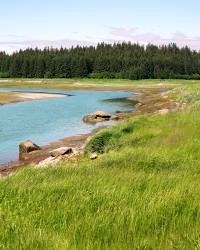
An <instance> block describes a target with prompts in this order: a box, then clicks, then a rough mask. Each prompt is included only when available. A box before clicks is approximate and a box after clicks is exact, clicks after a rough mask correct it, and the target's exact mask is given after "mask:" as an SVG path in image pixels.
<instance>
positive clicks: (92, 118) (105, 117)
mask: <svg viewBox="0 0 200 250" xmlns="http://www.w3.org/2000/svg"><path fill="white" fill-rule="evenodd" d="M110 118H111V115H110V114H109V113H107V112H104V111H96V112H94V113H92V114H90V115H86V116H84V117H83V121H84V122H85V123H97V122H102V121H109V120H110Z"/></svg>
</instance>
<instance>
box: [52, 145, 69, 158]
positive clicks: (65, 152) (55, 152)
mask: <svg viewBox="0 0 200 250" xmlns="http://www.w3.org/2000/svg"><path fill="white" fill-rule="evenodd" d="M50 153H51V156H53V157H58V156H62V155H68V154H72V153H73V149H72V148H69V147H61V148H57V149H54V150H52V151H51V152H50Z"/></svg>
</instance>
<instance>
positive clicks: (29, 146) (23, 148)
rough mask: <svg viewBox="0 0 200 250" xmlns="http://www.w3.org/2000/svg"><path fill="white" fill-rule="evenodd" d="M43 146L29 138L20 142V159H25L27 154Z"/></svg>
mask: <svg viewBox="0 0 200 250" xmlns="http://www.w3.org/2000/svg"><path fill="white" fill-rule="evenodd" d="M40 149H41V148H40V147H39V146H38V145H36V144H34V143H33V142H32V141H30V140H27V141H23V142H21V143H20V144H19V159H20V160H25V159H26V155H27V154H28V153H30V152H33V151H36V150H40Z"/></svg>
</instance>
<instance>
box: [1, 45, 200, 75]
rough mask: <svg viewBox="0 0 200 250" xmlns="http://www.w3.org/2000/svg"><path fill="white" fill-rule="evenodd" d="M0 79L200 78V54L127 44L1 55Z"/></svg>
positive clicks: (164, 46) (188, 50) (177, 48)
mask: <svg viewBox="0 0 200 250" xmlns="http://www.w3.org/2000/svg"><path fill="white" fill-rule="evenodd" d="M0 77H5V78H8V77H23V78H76V77H77V78H82V77H90V78H120V79H123V78H124V79H169V78H170V79H176V78H179V79H200V52H197V51H193V50H191V49H190V48H188V47H183V48H179V47H178V46H177V45H176V44H169V45H163V46H155V45H152V44H149V45H147V46H142V45H139V44H131V43H125V42H124V43H115V44H113V45H111V44H105V43H101V44H98V45H97V46H88V47H80V46H77V47H72V48H70V49H67V48H62V47H61V48H60V49H55V48H45V49H43V50H40V49H38V48H36V49H26V50H24V51H22V50H20V51H18V52H15V53H13V54H11V55H9V54H6V53H5V52H0Z"/></svg>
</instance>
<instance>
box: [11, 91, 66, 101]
mask: <svg viewBox="0 0 200 250" xmlns="http://www.w3.org/2000/svg"><path fill="white" fill-rule="evenodd" d="M14 93H15V94H17V96H18V97H19V98H22V99H30V100H39V99H48V98H62V97H65V95H61V94H48V93H19V92H17V93H16V92H14Z"/></svg>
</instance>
